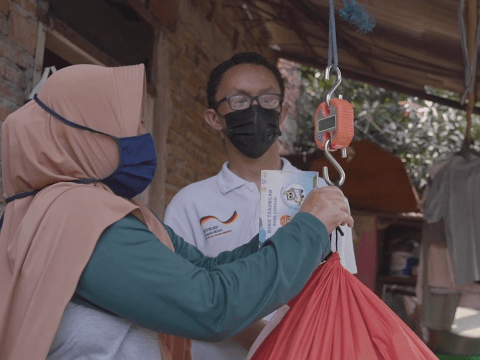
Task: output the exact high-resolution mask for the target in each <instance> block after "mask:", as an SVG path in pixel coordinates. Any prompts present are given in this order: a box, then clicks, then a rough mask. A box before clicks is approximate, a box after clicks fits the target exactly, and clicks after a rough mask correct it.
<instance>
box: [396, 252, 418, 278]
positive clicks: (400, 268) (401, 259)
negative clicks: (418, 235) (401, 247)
mask: <svg viewBox="0 0 480 360" xmlns="http://www.w3.org/2000/svg"><path fill="white" fill-rule="evenodd" d="M416 263H417V260H416V259H415V258H414V257H413V254H412V253H411V252H406V251H395V252H393V253H392V256H391V261H390V275H392V276H400V277H409V276H411V275H412V268H413V266H414V265H416Z"/></svg>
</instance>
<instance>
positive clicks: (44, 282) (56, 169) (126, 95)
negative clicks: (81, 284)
mask: <svg viewBox="0 0 480 360" xmlns="http://www.w3.org/2000/svg"><path fill="white" fill-rule="evenodd" d="M144 96H145V69H144V66H143V65H135V66H125V67H118V68H106V67H101V66H96V65H74V66H70V67H67V68H65V69H62V70H59V71H57V72H56V73H54V74H53V75H52V76H51V77H50V78H49V79H48V80H47V82H46V83H45V85H44V86H43V87H42V89H41V91H40V93H39V94H38V97H39V99H40V100H41V101H42V102H43V103H45V104H46V105H47V106H48V107H50V108H51V109H53V110H54V111H56V112H57V113H58V114H60V115H62V116H63V117H65V118H67V119H68V120H70V121H72V122H74V123H76V124H80V125H83V126H87V127H89V128H92V129H95V130H98V131H101V132H104V133H107V134H111V135H113V136H117V137H127V136H136V135H138V134H139V133H143V132H144V130H143V127H142V126H141V118H142V114H143V108H144V103H145V99H144ZM1 130H2V171H3V179H4V187H5V197H6V198H8V197H10V196H13V195H16V194H20V193H24V192H28V191H32V190H37V189H43V190H41V191H40V192H39V193H38V194H37V195H35V196H29V197H25V198H22V199H18V200H14V201H12V202H9V203H8V204H7V207H6V210H5V218H4V223H3V228H2V230H1V233H0V359H1V360H20V359H21V360H23V359H29V360H37V359H38V360H44V359H45V358H46V356H47V354H48V351H49V349H50V345H51V343H52V341H53V338H54V336H55V333H56V331H57V328H58V326H59V324H60V321H61V318H62V315H63V311H64V309H65V307H66V305H67V303H68V302H69V301H70V299H71V297H72V295H73V294H74V292H75V289H76V287H77V283H78V280H79V278H80V275H81V274H82V272H83V269H84V268H85V266H86V264H87V262H88V260H89V259H90V256H91V255H92V253H93V250H94V248H95V245H96V243H97V240H98V239H99V237H100V236H101V234H102V232H103V231H104V230H105V229H106V228H107V227H108V226H110V225H112V224H113V223H115V222H117V221H118V220H120V219H122V218H123V217H124V216H126V215H127V214H129V213H132V214H133V215H135V216H136V217H137V218H138V219H139V220H141V221H142V222H143V223H144V224H145V225H146V226H147V227H148V228H149V229H150V230H151V231H152V232H153V233H154V234H155V235H156V236H157V237H158V239H159V240H160V241H161V242H162V243H163V244H165V245H166V246H167V247H168V248H170V249H171V250H172V251H174V249H173V245H172V242H171V240H170V238H169V236H168V234H167V232H166V231H165V229H164V227H163V226H162V224H161V223H160V222H159V221H158V220H157V219H156V217H155V216H154V215H153V214H152V213H151V212H150V211H149V210H148V209H147V208H146V207H145V206H144V205H142V204H140V203H138V202H136V201H133V200H127V199H125V198H122V197H120V196H117V195H115V194H114V193H113V192H112V191H111V190H110V189H109V188H108V187H107V186H105V185H103V184H102V183H93V184H88V185H85V184H76V183H72V182H68V181H72V180H77V179H82V178H83V179H85V178H97V179H101V178H104V177H106V176H108V175H110V174H111V173H112V172H113V171H114V170H115V169H116V168H117V166H118V162H119V150H118V145H117V143H116V142H115V141H114V140H113V139H111V138H110V137H108V136H105V135H101V134H96V133H92V132H89V131H84V130H80V129H76V128H73V127H70V126H68V125H66V124H64V123H62V122H61V121H60V120H58V119H56V118H54V117H52V116H51V115H50V114H49V113H47V112H46V111H45V110H44V109H42V108H41V107H40V106H38V105H37V104H36V103H35V102H34V101H30V102H29V103H28V104H26V105H24V106H23V107H22V108H20V109H19V110H17V111H15V112H14V113H12V114H11V115H10V116H8V117H7V119H6V120H5V122H4V123H3V125H2V129H1ZM159 338H160V344H161V352H162V356H163V359H164V360H170V359H174V358H175V359H189V358H190V357H191V355H190V354H189V351H190V342H189V341H186V340H184V339H180V338H174V337H172V336H169V335H159Z"/></svg>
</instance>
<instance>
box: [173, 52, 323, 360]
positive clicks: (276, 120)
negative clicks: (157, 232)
mask: <svg viewBox="0 0 480 360" xmlns="http://www.w3.org/2000/svg"><path fill="white" fill-rule="evenodd" d="M284 91H285V85H284V82H283V79H282V76H281V74H280V72H279V71H278V69H277V68H276V67H275V66H273V65H272V64H270V63H269V62H268V61H267V60H266V59H265V58H263V57H262V56H260V55H259V54H257V53H240V54H236V55H234V56H233V57H232V58H231V59H230V60H227V61H225V62H223V63H221V64H220V65H218V66H217V67H216V68H215V69H214V70H213V71H212V73H211V74H210V80H209V82H208V86H207V97H208V107H209V109H207V110H206V111H205V113H204V117H205V121H206V122H207V123H208V124H209V125H210V126H211V127H212V128H214V129H215V130H219V131H221V132H222V133H223V134H224V144H225V151H226V154H227V158H228V161H227V162H226V163H225V164H223V167H222V170H221V171H220V173H218V174H217V175H216V176H213V177H211V178H209V179H206V180H203V181H200V182H197V183H194V184H191V185H189V186H187V187H185V188H184V189H182V190H181V191H180V192H179V193H178V194H177V195H175V197H174V198H173V199H172V202H171V203H170V205H169V206H168V208H167V211H166V214H165V223H166V224H167V225H169V226H170V227H171V228H172V229H173V230H174V231H175V232H176V233H177V234H178V235H180V236H181V237H183V238H184V239H185V240H186V241H191V242H192V244H193V245H195V246H196V247H197V248H199V249H200V250H201V251H202V252H203V253H204V254H205V255H207V256H217V255H218V254H220V253H221V252H223V251H227V250H233V249H235V248H237V247H239V246H241V245H243V244H245V243H247V242H248V241H250V240H251V239H252V238H253V237H254V236H255V235H257V234H258V232H259V218H260V175H261V171H262V170H287V171H297V169H296V168H295V167H293V166H292V165H291V164H290V163H289V162H288V161H287V160H286V159H283V158H281V157H280V154H279V149H278V144H277V143H276V140H277V138H278V137H279V136H280V125H281V124H282V122H283V121H284V119H285V117H286V115H287V109H286V108H284V107H282V100H283V96H284ZM321 181H322V182H323V184H319V185H320V186H322V185H326V183H325V182H324V181H323V179H322V180H321ZM258 276H259V277H261V276H262V274H258ZM252 281H255V279H252ZM232 286H235V284H232ZM263 326H264V322H263V320H261V321H260V322H258V323H257V324H254V325H252V326H251V327H250V328H249V329H247V330H245V331H244V332H243V333H240V334H239V335H237V336H235V337H234V338H232V339H229V340H226V341H221V342H218V343H200V342H194V343H193V358H194V360H223V359H225V360H227V359H229V360H236V359H241V360H243V359H245V358H246V356H247V353H248V349H249V347H250V346H251V345H252V343H253V341H254V340H255V338H256V337H257V335H258V334H259V332H260V331H261V330H262V329H263Z"/></svg>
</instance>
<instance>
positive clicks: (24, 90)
mask: <svg viewBox="0 0 480 360" xmlns="http://www.w3.org/2000/svg"><path fill="white" fill-rule="evenodd" d="M36 12H37V1H36V0H0V122H3V120H5V118H6V117H7V115H9V114H10V113H12V112H13V111H14V110H16V109H18V108H19V107H20V106H21V105H22V104H23V102H24V100H25V98H26V97H27V96H28V93H29V92H30V91H31V88H32V79H33V67H34V55H35V48H36V44H37V32H38V30H37V29H38V21H37V19H36ZM3 203H4V199H3V181H2V182H1V183H0V210H1V211H3V207H4V205H3Z"/></svg>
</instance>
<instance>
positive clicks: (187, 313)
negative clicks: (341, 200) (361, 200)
mask: <svg viewBox="0 0 480 360" xmlns="http://www.w3.org/2000/svg"><path fill="white" fill-rule="evenodd" d="M165 228H166V229H167V232H168V234H169V236H170V238H171V240H172V243H173V245H174V248H175V252H173V251H171V250H170V249H168V248H167V247H166V246H165V245H163V244H162V243H161V242H160V241H159V240H158V238H156V237H155V235H154V234H153V233H152V232H151V231H149V230H148V229H147V228H146V226H145V225H144V224H143V223H141V222H140V221H139V220H137V219H136V218H135V217H133V216H132V215H128V216H126V217H125V218H123V219H122V220H120V221H118V222H116V223H115V224H113V225H112V226H110V227H109V228H107V229H106V230H105V231H104V233H103V234H102V236H101V237H100V239H99V240H98V243H97V245H96V247H95V250H94V252H93V254H92V256H91V258H90V260H89V262H88V264H87V266H86V267H85V269H84V271H83V273H82V276H81V278H80V281H79V283H78V286H77V289H76V293H75V296H74V298H73V301H74V302H76V303H80V304H84V305H86V304H88V305H89V306H93V307H96V308H100V309H102V310H104V311H107V312H110V313H113V314H116V315H118V316H120V317H122V318H124V319H127V320H129V321H131V322H133V323H136V324H138V325H140V326H143V327H145V328H148V329H151V330H154V331H158V332H162V333H169V334H173V335H178V336H182V337H186V338H190V339H195V340H202V341H220V340H222V339H225V338H228V337H230V336H232V335H234V334H236V333H238V332H239V331H241V330H243V329H244V328H246V327H248V326H249V325H250V324H251V323H253V322H254V321H256V320H258V319H260V318H262V317H264V316H265V315H267V314H269V313H271V312H272V311H274V310H275V309H277V308H279V307H280V306H282V305H284V304H286V303H287V302H288V301H289V300H290V299H292V298H293V297H294V296H295V295H296V294H298V293H299V292H300V290H301V289H302V287H303V286H304V285H305V283H306V281H307V280H308V278H309V276H310V275H311V273H312V272H313V270H314V269H315V267H316V266H317V265H318V264H319V263H320V261H321V260H322V259H323V258H324V257H325V256H326V255H327V254H328V253H329V251H330V243H329V236H328V233H327V231H326V228H325V226H324V225H323V224H322V223H321V222H320V221H319V220H318V219H317V218H315V217H314V216H312V215H310V214H307V213H298V214H297V215H296V216H295V217H294V218H293V219H292V220H291V221H290V222H289V223H288V224H287V225H285V226H284V227H282V228H281V229H279V230H278V231H277V232H276V233H275V235H273V236H272V237H271V238H270V239H269V240H268V241H266V242H265V243H264V244H263V245H262V246H261V247H260V248H259V241H258V235H257V236H256V237H255V238H253V239H252V240H251V241H250V242H249V243H247V244H245V245H243V246H241V247H239V248H237V249H235V250H233V251H227V252H223V253H221V254H220V255H218V256H217V257H215V258H212V257H207V256H204V255H203V254H202V253H201V252H200V251H199V250H198V249H197V248H195V247H194V246H192V245H190V244H188V243H187V242H185V241H184V240H183V239H182V238H180V237H179V236H177V235H176V234H175V233H174V232H173V230H172V229H170V228H169V227H168V226H166V225H165Z"/></svg>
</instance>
